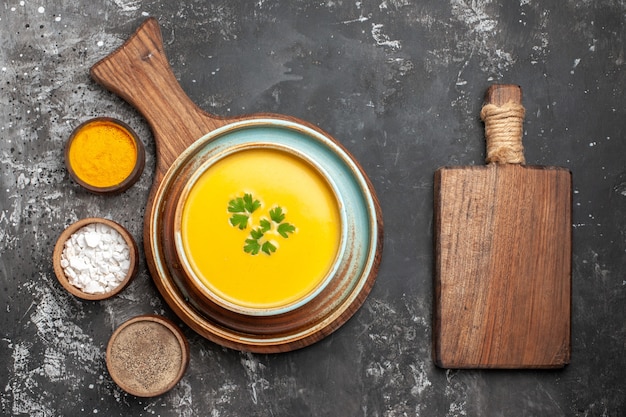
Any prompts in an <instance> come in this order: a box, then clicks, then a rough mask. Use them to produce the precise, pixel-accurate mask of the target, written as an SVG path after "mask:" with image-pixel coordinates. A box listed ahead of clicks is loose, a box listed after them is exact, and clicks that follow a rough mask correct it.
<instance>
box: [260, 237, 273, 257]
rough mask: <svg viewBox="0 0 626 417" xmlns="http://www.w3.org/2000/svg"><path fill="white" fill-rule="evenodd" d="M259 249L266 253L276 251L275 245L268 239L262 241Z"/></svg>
mask: <svg viewBox="0 0 626 417" xmlns="http://www.w3.org/2000/svg"><path fill="white" fill-rule="evenodd" d="M261 250H262V251H263V252H265V253H267V254H268V255H271V254H272V252H276V246H274V245H272V242H270V241H269V240H268V241H265V242H263V247H262V249H261Z"/></svg>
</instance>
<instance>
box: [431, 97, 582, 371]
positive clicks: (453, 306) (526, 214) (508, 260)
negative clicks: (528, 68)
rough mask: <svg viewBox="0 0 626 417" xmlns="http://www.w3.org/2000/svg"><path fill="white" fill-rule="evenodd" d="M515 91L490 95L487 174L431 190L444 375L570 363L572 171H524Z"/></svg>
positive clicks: (446, 176) (439, 360)
mask: <svg viewBox="0 0 626 417" xmlns="http://www.w3.org/2000/svg"><path fill="white" fill-rule="evenodd" d="M523 115H524V110H523V107H522V106H521V89H520V88H519V87H518V86H513V85H494V86H492V87H490V88H489V90H488V91H487V94H486V100H485V106H484V107H483V111H482V112H481V117H482V118H483V120H484V121H485V133H486V134H485V136H486V140H487V163H488V164H487V165H486V166H469V167H444V168H440V169H439V170H437V172H436V173H435V181H434V191H435V195H434V203H435V207H434V225H435V226H434V239H435V287H434V329H433V336H434V349H433V351H434V352H433V354H434V359H435V362H436V364H437V365H438V366H440V367H443V368H558V367H563V366H564V365H566V364H567V363H569V359H570V315H571V312H570V308H571V247H572V238H571V227H572V226H571V224H572V222H571V207H572V202H571V201H572V177H571V173H570V171H569V170H567V169H564V168H555V167H540V166H527V165H525V162H524V156H523V147H522V143H521V138H522V133H523V128H522V123H523Z"/></svg>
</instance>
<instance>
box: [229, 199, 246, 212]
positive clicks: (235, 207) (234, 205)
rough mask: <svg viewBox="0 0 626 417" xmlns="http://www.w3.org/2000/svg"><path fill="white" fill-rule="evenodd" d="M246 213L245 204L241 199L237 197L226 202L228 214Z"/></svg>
mask: <svg viewBox="0 0 626 417" xmlns="http://www.w3.org/2000/svg"><path fill="white" fill-rule="evenodd" d="M245 211H246V207H245V203H244V201H243V198H241V197H237V198H233V199H232V200H230V201H229V202H228V212H229V213H243V212H245Z"/></svg>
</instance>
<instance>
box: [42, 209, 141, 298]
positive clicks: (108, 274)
mask: <svg viewBox="0 0 626 417" xmlns="http://www.w3.org/2000/svg"><path fill="white" fill-rule="evenodd" d="M137 252H138V251H137V244H136V243H135V239H134V238H133V236H132V235H131V234H130V233H129V232H128V230H126V229H125V228H124V227H123V226H121V225H120V224H119V223H117V222H114V221H112V220H109V219H104V218H98V217H90V218H86V219H82V220H79V221H77V222H75V223H73V224H71V225H70V226H68V227H67V228H66V229H65V230H64V231H63V232H62V233H61V235H60V236H59V238H58V239H57V243H56V245H55V247H54V252H53V255H52V260H53V266H54V272H55V275H56V277H57V279H58V280H59V283H60V284H61V285H62V286H63V288H65V289H66V290H67V291H69V292H70V293H71V294H73V295H74V296H76V297H79V298H82V299H85V300H103V299H106V298H110V297H113V296H114V295H116V294H118V293H119V292H120V291H122V290H123V289H124V288H125V287H126V286H127V285H128V284H129V283H130V281H131V280H132V279H133V278H134V276H135V275H136V273H137V264H138V256H137Z"/></svg>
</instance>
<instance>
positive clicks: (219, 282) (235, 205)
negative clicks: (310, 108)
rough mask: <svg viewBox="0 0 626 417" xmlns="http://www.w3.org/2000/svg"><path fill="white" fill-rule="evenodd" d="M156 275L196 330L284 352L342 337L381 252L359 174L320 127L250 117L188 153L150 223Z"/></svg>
mask: <svg viewBox="0 0 626 417" xmlns="http://www.w3.org/2000/svg"><path fill="white" fill-rule="evenodd" d="M144 242H145V243H146V244H147V246H146V252H147V254H148V257H147V259H148V262H149V266H150V269H151V273H152V277H153V280H154V282H155V283H156V285H157V288H158V289H159V291H160V293H161V294H162V295H163V296H164V298H165V299H166V301H167V302H168V305H169V306H170V307H171V308H172V309H173V311H174V313H176V314H177V315H178V316H179V317H180V318H182V319H183V321H184V322H185V323H186V324H187V325H189V326H190V327H191V328H192V329H193V330H194V331H196V332H197V333H199V334H201V335H202V336H204V337H206V338H207V339H209V340H212V341H215V342H216V343H219V344H221V345H223V346H227V347H231V348H234V349H238V350H244V351H254V352H265V353H268V352H282V351H289V350H293V349H297V348H301V347H304V346H307V345H309V344H311V343H313V342H315V341H317V340H320V339H321V338H323V337H325V336H326V335H328V334H330V333H332V332H333V331H335V330H336V329H337V328H338V327H340V326H341V325H342V324H343V323H345V321H346V320H348V319H349V318H350V317H351V316H352V315H353V314H354V312H355V311H356V310H357V309H358V308H359V307H360V305H361V304H362V303H363V301H364V300H365V298H366V297H367V294H368V293H369V291H370V290H371V288H372V285H373V283H374V280H375V276H376V272H377V267H378V264H379V263H380V254H381V250H382V218H381V215H380V206H379V204H378V201H377V199H376V197H375V194H374V193H373V192H372V188H371V184H370V183H369V181H368V179H367V177H365V175H364V174H363V171H362V169H361V167H360V166H359V165H358V164H357V163H356V162H355V161H354V159H353V158H352V157H351V156H350V155H349V154H348V153H347V151H345V149H344V148H342V147H341V146H340V145H339V144H338V143H337V142H335V141H334V140H332V139H331V138H329V137H327V136H326V135H325V134H324V133H323V132H321V131H320V130H318V129H316V128H315V127H313V126H310V125H304V124H302V123H296V122H294V121H291V120H289V119H282V118H270V117H266V118H250V119H245V118H244V119H241V120H239V121H237V122H233V123H230V124H227V125H225V126H223V127H220V128H217V129H215V130H213V131H211V132H210V133H208V134H207V135H205V136H204V137H202V138H200V139H198V140H197V141H196V142H194V143H193V144H191V145H190V146H189V147H188V148H186V149H185V150H184V151H183V152H182V153H181V154H180V155H179V156H178V158H177V159H176V160H175V162H174V163H173V164H172V165H171V167H170V168H169V169H168V170H167V172H166V173H165V174H164V176H163V178H162V180H161V181H160V184H159V186H158V188H157V189H156V191H155V193H154V195H153V204H152V205H151V207H150V211H149V212H148V213H147V216H146V223H145V227H144Z"/></svg>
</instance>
